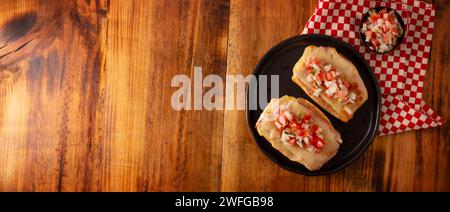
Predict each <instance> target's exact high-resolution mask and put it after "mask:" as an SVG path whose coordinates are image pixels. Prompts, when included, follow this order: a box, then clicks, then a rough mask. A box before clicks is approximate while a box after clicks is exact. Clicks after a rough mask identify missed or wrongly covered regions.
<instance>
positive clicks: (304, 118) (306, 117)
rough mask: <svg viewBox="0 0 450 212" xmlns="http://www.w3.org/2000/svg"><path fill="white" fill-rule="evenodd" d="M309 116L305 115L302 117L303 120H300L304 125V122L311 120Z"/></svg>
mask: <svg viewBox="0 0 450 212" xmlns="http://www.w3.org/2000/svg"><path fill="white" fill-rule="evenodd" d="M311 118H312V117H311V115H310V114H306V115H305V116H303V118H302V122H304V123H306V122H308V121H309V120H311Z"/></svg>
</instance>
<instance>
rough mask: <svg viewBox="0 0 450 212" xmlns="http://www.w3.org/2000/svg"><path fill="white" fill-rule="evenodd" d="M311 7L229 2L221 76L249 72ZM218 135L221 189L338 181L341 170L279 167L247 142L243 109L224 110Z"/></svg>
mask: <svg viewBox="0 0 450 212" xmlns="http://www.w3.org/2000/svg"><path fill="white" fill-rule="evenodd" d="M314 7H315V5H314V4H312V3H311V1H296V0H291V1H276V0H264V1H256V0H252V1H248V0H233V1H231V7H230V11H231V13H230V35H229V46H228V69H227V74H245V75H247V74H251V73H252V72H253V69H254V68H255V66H256V63H257V62H258V60H259V59H260V58H261V57H262V56H263V54H264V53H265V52H266V51H267V50H268V49H269V48H271V47H272V46H273V45H275V44H277V43H278V42H280V41H281V40H283V39H286V38H288V37H291V36H294V35H297V34H300V33H301V32H302V31H303V27H304V25H305V23H306V22H307V21H308V19H309V17H310V15H311V14H312V12H313V9H314ZM224 133H225V135H224V140H223V163H222V184H221V189H222V190H224V191H277V190H281V191H295V190H298V191H300V190H332V189H333V187H331V186H329V184H330V183H333V184H334V183H338V184H339V183H341V182H342V180H338V179H340V178H342V174H337V175H334V176H333V177H327V178H307V177H304V176H300V175H296V174H292V173H289V172H287V171H285V170H282V169H281V168H279V167H278V166H277V165H275V164H274V163H273V162H271V161H270V160H269V159H268V158H267V157H266V156H264V155H263V154H262V153H261V152H260V151H259V149H258V148H257V146H256V144H255V143H254V142H253V140H252V138H251V136H250V134H249V132H248V128H247V122H246V120H245V112H244V111H226V112H225V126H224Z"/></svg>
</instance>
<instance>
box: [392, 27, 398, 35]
mask: <svg viewBox="0 0 450 212" xmlns="http://www.w3.org/2000/svg"><path fill="white" fill-rule="evenodd" d="M391 32H392V34H393V35H398V29H397V27H392V28H391Z"/></svg>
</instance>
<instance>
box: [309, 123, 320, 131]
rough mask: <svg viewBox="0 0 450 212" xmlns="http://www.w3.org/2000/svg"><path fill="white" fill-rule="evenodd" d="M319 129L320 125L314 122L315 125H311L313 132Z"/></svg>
mask: <svg viewBox="0 0 450 212" xmlns="http://www.w3.org/2000/svg"><path fill="white" fill-rule="evenodd" d="M318 129H319V125H317V124H314V125H313V126H312V127H311V130H312V131H313V132H316V131H317V130H318Z"/></svg>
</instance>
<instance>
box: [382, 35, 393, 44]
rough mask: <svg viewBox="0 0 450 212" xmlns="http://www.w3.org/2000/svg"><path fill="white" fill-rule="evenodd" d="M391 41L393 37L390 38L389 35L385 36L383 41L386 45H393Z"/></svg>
mask: <svg viewBox="0 0 450 212" xmlns="http://www.w3.org/2000/svg"><path fill="white" fill-rule="evenodd" d="M391 39H392V36H390V35H388V34H384V35H383V40H384V42H385V43H391Z"/></svg>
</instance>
